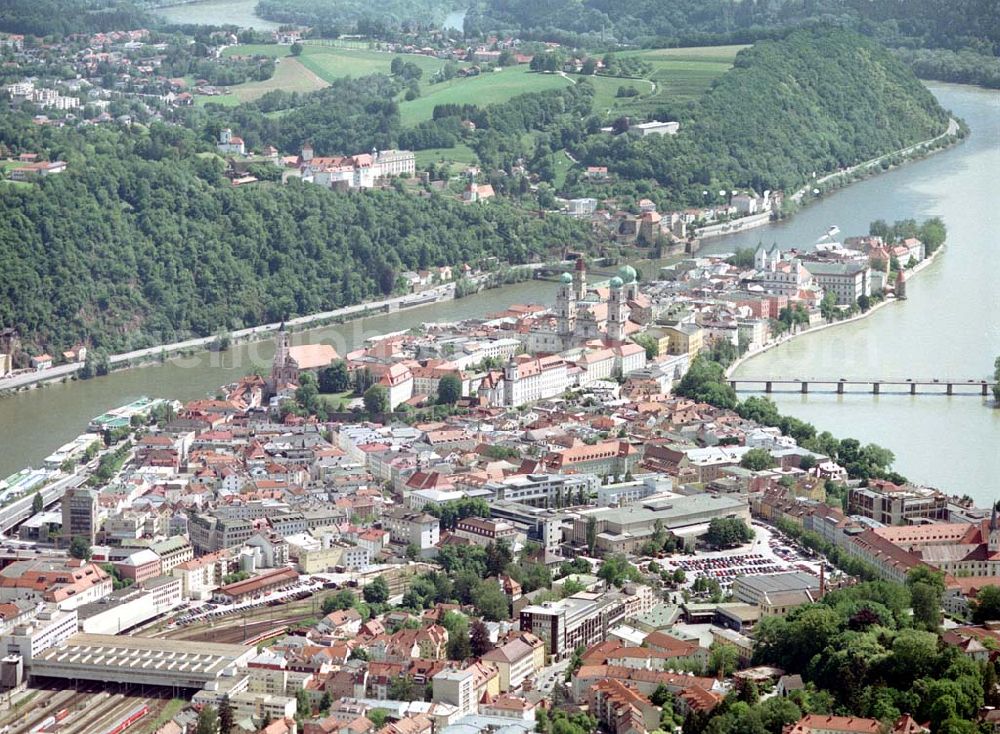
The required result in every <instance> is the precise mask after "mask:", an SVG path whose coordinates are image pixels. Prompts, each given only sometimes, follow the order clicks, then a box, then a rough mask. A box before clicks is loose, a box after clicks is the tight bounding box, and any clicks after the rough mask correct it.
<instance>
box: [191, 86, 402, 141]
mask: <svg viewBox="0 0 1000 734" xmlns="http://www.w3.org/2000/svg"><path fill="white" fill-rule="evenodd" d="M403 88H404V87H403V85H402V83H401V82H400V81H398V80H395V79H393V78H391V77H388V76H385V75H382V74H372V75H370V76H365V77H359V78H357V79H353V78H350V77H345V78H342V79H335V80H334V81H333V83H332V84H331V85H330V86H329V87H327V88H325V89H322V90H319V91H317V92H310V93H308V94H297V93H289V92H284V91H274V92H269V93H268V94H266V95H264V96H263V97H261V98H260V99H259V100H257V101H256V102H253V103H250V104H244V105H240V106H239V107H236V108H226V107H219V106H214V107H210V109H209V111H207V112H203V111H201V110H197V109H195V110H191V111H190V113H189V115H190V118H189V120H188V125H189V126H191V127H200V126H203V125H206V124H207V125H209V127H210V130H209V132H208V135H207V137H208V139H211V140H214V139H216V137H215V136H216V133H217V131H218V127H221V126H223V125H224V126H227V127H231V128H233V129H234V130H238V131H239V134H240V136H242V137H243V139H244V140H246V142H247V145H248V146H250V147H251V148H255V147H260V146H262V145H274V146H276V147H277V148H278V149H279V150H281V151H283V152H285V153H297V152H298V151H299V149H300V148H301V147H302V144H303V143H305V142H307V141H309V142H311V143H312V145H313V148H314V149H315V150H316V154H317V155H341V154H344V153H359V152H363V151H369V150H371V149H372V148H373V147H376V148H379V149H383V148H390V147H394V146H396V145H397V144H398V142H399V134H400V132H401V130H402V125H401V123H400V118H399V105H398V104H397V103H396V101H395V99H394V98H395V96H396V95H397V94H398V93H399V92H400V90H402V89H403ZM275 110H287V111H286V112H284V114H281V115H267V113H268V112H273V111H275Z"/></svg>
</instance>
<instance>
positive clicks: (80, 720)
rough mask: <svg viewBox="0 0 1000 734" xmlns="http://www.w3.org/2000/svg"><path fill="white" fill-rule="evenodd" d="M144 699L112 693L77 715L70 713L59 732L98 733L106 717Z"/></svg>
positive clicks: (66, 733) (63, 733)
mask: <svg viewBox="0 0 1000 734" xmlns="http://www.w3.org/2000/svg"><path fill="white" fill-rule="evenodd" d="M142 700H143V699H142V697H140V696H129V695H126V694H124V693H115V694H112V695H110V696H108V697H107V698H105V699H103V700H102V701H100V702H99V703H97V704H95V705H93V706H88V707H87V708H86V709H84V710H83V711H80V712H78V714H77V715H76V716H73V715H72V714H70V716H69V717H68V718H67V719H66V720H65V721H64V722H63V726H62V727H61V728H60V729H59V734H97V733H98V732H100V731H101V728H100V724H101V723H102V722H103V720H104V719H105V718H107V717H108V716H110V715H112V714H113V713H115V712H117V711H118V710H119V709H121V711H122V713H124V711H126V710H127V709H128V708H129V707H131V706H135V705H136V704H138V703H139V702H140V701H142ZM108 728H111V727H108Z"/></svg>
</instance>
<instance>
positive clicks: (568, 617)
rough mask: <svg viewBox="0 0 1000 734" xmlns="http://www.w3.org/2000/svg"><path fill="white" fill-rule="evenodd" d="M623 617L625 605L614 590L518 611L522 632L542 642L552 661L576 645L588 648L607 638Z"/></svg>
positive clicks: (567, 654) (570, 652)
mask: <svg viewBox="0 0 1000 734" xmlns="http://www.w3.org/2000/svg"><path fill="white" fill-rule="evenodd" d="M624 619H625V604H624V602H623V600H622V597H621V595H619V594H615V593H608V594H591V593H586V592H583V593H580V594H574V595H573V596H571V597H569V598H566V599H561V600H560V601H554V602H545V603H544V604H534V605H531V606H527V607H525V608H524V609H522V610H521V616H520V625H521V631H522V632H530V633H531V634H533V635H535V636H536V637H538V638H539V639H541V640H542V641H543V642H544V643H545V652H546V654H547V655H549V656H550V657H551V658H552V659H553V660H562V659H564V658H566V657H568V656H569V655H571V654H572V653H573V650H575V649H576V648H577V647H579V646H580V645H583V646H585V647H590V646H591V645H595V644H597V643H598V642H603V641H604V640H606V639H607V636H608V630H609V629H611V628H612V627H615V626H616V625H618V624H620V623H621V622H622V621H623V620H624Z"/></svg>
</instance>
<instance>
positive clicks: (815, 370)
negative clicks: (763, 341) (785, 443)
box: [703, 84, 1000, 505]
mask: <svg viewBox="0 0 1000 734" xmlns="http://www.w3.org/2000/svg"><path fill="white" fill-rule="evenodd" d="M930 87H931V89H932V90H933V91H934V93H935V95H936V96H937V97H938V99H939V100H940V101H941V104H942V105H943V106H945V107H946V108H949V109H951V110H952V111H953V112H954V113H955V114H956V115H958V116H960V117H962V118H964V119H965V121H966V122H967V123H968V124H969V126H970V127H971V129H972V135H971V136H970V137H969V138H968V139H967V140H966V141H965V142H964V143H962V144H961V145H958V146H956V147H954V148H952V149H950V150H948V151H945V152H942V153H937V154H935V155H932V156H931V157H929V158H927V159H925V160H922V161H917V162H915V163H910V164H907V165H905V166H903V167H902V168H899V169H896V170H894V171H890V172H889V173H886V174H883V175H881V176H877V177H875V178H872V179H868V180H867V181H863V182H860V183H856V184H853V185H851V186H849V187H848V188H846V189H841V190H840V191H838V192H836V193H833V194H830V195H828V196H827V197H825V198H824V199H823V200H822V201H821V202H818V203H816V204H813V205H811V206H809V207H807V208H806V209H804V210H803V211H802V212H800V213H799V214H797V215H796V216H794V217H792V218H791V219H790V220H788V221H786V222H782V223H780V224H777V225H774V226H768V227H765V228H761V229H758V230H754V231H750V232H746V233H743V234H741V235H738V236H733V237H728V238H723V239H720V240H716V241H714V242H711V244H710V245H709V246H708V247H706V248H705V249H704V250H703V251H706V252H721V251H728V250H732V249H734V248H735V247H751V246H755V245H756V244H757V242H758V241H764V242H765V243H768V244H769V243H771V242H777V243H778V245H779V246H780V247H790V246H793V245H794V246H798V247H804V246H808V245H809V244H810V243H813V242H815V241H816V239H817V238H818V237H819V236H820V235H822V234H823V233H824V232H826V230H827V228H828V227H830V226H831V225H837V226H838V227H840V229H841V232H842V235H841V236H850V235H852V234H863V233H865V232H867V228H868V224H869V222H871V221H872V220H874V219H879V218H881V219H886V220H888V221H892V220H894V219H905V218H909V217H914V218H917V219H918V220H919V219H924V218H927V217H931V216H940V217H941V218H942V219H944V221H945V223H946V225H947V227H948V242H947V247H946V250H945V251H944V252H942V253H941V256H940V257H938V258H937V260H936V262H934V264H933V265H931V266H930V267H928V268H927V269H926V270H924V271H923V272H921V273H920V274H919V275H917V276H915V277H914V279H913V280H912V281H911V282H910V283H908V284H907V296H908V298H907V300H906V301H905V302H902V303H894V304H890V305H888V306H886V307H885V308H882V309H880V310H879V311H877V312H876V313H874V314H873V315H871V316H870V317H869V318H867V319H863V320H861V321H858V322H855V323H851V324H845V325H842V326H837V327H834V328H831V329H826V330H824V331H820V332H817V333H815V334H809V335H805V336H802V337H799V338H797V339H795V340H793V341H791V342H788V343H787V344H783V345H782V346H780V347H777V348H775V349H772V350H771V351H769V352H765V353H764V354H761V355H759V356H757V357H754V358H753V359H751V360H749V361H747V362H746V363H744V364H743V365H741V366H740V368H739V369H737V371H736V375H737V376H741V377H762V376H771V377H802V378H806V377H824V378H830V377H832V378H834V379H839V378H840V377H848V378H850V377H883V378H885V377H901V378H904V379H905V378H907V377H912V378H935V377H937V378H944V377H956V378H959V377H960V378H973V377H989V376H990V374H991V373H992V371H993V361H994V359H995V358H996V356H997V355H1000V290H998V289H997V287H996V282H997V276H998V275H1000V257H998V256H1000V252H998V240H997V236H996V233H997V230H998V227H1000V214H998V209H997V193H996V175H997V172H998V171H1000V94H997V93H996V92H995V91H987V90H981V89H976V88H972V87H963V86H953V85H939V84H932V85H930ZM772 398H773V399H774V401H775V402H776V403H777V404H778V406H779V407H780V409H781V410H782V411H783V412H786V413H789V414H791V415H795V416H797V417H799V418H802V419H805V420H808V421H810V422H812V423H813V424H815V425H816V426H817V427H819V428H820V429H825V430H829V431H831V432H833V433H834V434H835V435H838V436H853V437H855V438H857V439H859V440H862V441H865V442H868V441H873V442H876V443H878V444H881V445H883V446H886V447H887V448H890V449H892V451H893V452H894V453H895V454H896V465H895V468H896V469H897V470H898V471H900V472H901V473H903V474H905V475H906V476H907V477H908V478H910V479H911V480H913V481H917V482H923V483H926V484H929V485H931V486H936V487H939V488H941V489H942V490H945V491H948V492H949V493H954V494H969V495H970V496H972V497H973V498H974V499H975V500H976V501H977V503H979V504H982V505H986V504H988V503H990V502H992V501H994V500H995V499H996V498H997V495H998V494H1000V491H998V489H1000V488H998V487H997V486H996V477H997V476H1000V410H991V409H989V408H988V407H986V406H984V403H983V398H981V397H979V396H954V397H950V398H949V397H945V396H943V395H924V396H920V395H917V396H915V397H911V396H910V395H908V394H907V395H885V394H883V395H880V396H878V397H876V396H873V395H871V394H863V393H862V394H854V395H842V396H841V395H836V394H835V393H832V392H825V393H817V392H816V388H815V387H814V388H813V391H811V392H810V393H809V394H808V395H802V394H800V393H784V394H780V393H776V394H773V395H772Z"/></svg>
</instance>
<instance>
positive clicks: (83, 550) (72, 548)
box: [69, 535, 91, 561]
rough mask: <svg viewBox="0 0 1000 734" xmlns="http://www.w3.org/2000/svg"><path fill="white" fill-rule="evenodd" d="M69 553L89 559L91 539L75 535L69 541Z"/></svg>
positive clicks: (75, 556) (82, 558) (83, 559)
mask: <svg viewBox="0 0 1000 734" xmlns="http://www.w3.org/2000/svg"><path fill="white" fill-rule="evenodd" d="M69 554H70V556H72V557H73V558H79V559H80V560H82V561H89V560H90V556H91V550H90V541H89V540H87V539H86V538H84V537H83V536H82V535H74V536H73V539H72V540H71V541H70V543H69Z"/></svg>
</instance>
